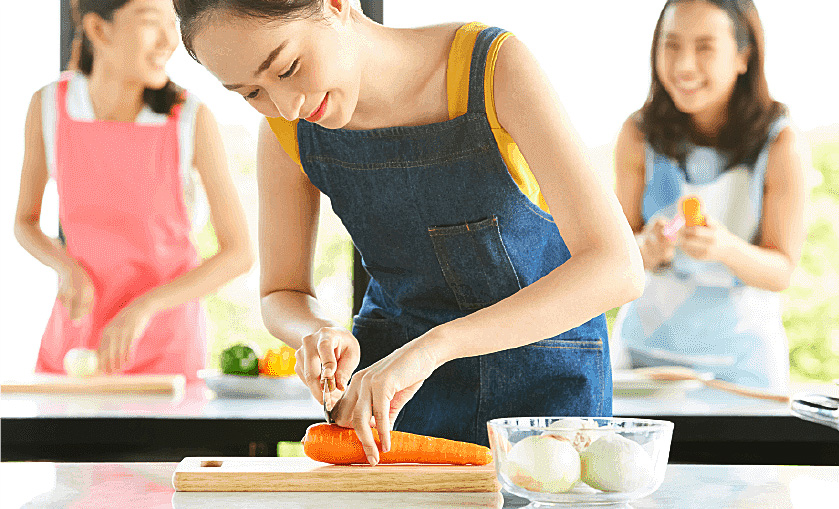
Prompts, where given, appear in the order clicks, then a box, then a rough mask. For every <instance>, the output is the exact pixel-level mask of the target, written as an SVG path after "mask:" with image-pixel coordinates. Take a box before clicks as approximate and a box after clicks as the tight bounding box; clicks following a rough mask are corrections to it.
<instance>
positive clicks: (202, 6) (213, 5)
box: [174, 0, 324, 61]
mask: <svg viewBox="0 0 839 509" xmlns="http://www.w3.org/2000/svg"><path fill="white" fill-rule="evenodd" d="M323 1H324V0H174V2H175V12H176V13H177V14H178V18H180V24H181V39H182V40H183V43H184V47H185V48H186V51H187V53H189V55H190V56H191V57H192V58H193V59H195V61H198V57H196V55H195V48H194V47H193V41H194V39H195V35H196V33H197V32H198V30H199V29H200V27H201V25H202V24H203V23H204V22H205V21H207V20H208V19H210V16H212V15H213V14H218V13H220V12H223V13H227V14H230V15H232V16H236V17H239V18H242V19H254V20H261V21H265V22H271V21H278V20H292V19H305V18H311V17H314V16H316V15H318V14H319V13H320V12H321V11H322V9H323Z"/></svg>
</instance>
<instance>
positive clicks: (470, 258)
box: [428, 216, 521, 311]
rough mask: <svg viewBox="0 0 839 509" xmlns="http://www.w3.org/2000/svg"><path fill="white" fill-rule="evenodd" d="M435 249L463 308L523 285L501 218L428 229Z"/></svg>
mask: <svg viewBox="0 0 839 509" xmlns="http://www.w3.org/2000/svg"><path fill="white" fill-rule="evenodd" d="M428 234H429V235H430V236H431V242H432V243H433V244H434V253H435V254H436V255H437V261H438V262H439V263H440V268H441V269H442V271H443V277H444V278H445V279H446V284H448V286H449V288H450V289H451V291H452V292H453V293H454V295H455V298H456V299H457V304H458V306H459V307H460V310H461V311H474V310H476V309H480V308H483V307H486V306H489V305H490V304H494V303H496V302H498V301H499V300H501V299H504V298H506V297H509V296H510V295H512V294H514V293H516V292H517V291H519V290H520V289H521V283H519V279H518V276H517V275H516V271H515V269H514V268H513V263H512V262H511V261H510V257H509V256H508V255H507V249H506V248H505V247H504V243H503V241H502V240H501V232H500V230H499V228H498V218H497V217H496V216H492V217H490V218H487V219H484V220H482V221H477V222H474V223H465V224H460V225H455V226H441V227H432V228H429V229H428Z"/></svg>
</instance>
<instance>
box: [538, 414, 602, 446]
mask: <svg viewBox="0 0 839 509" xmlns="http://www.w3.org/2000/svg"><path fill="white" fill-rule="evenodd" d="M597 428H599V426H598V425H597V423H596V422H594V421H591V420H588V419H583V418H581V417H561V418H559V419H557V420H555V421H554V422H552V423H551V424H550V425H549V426H548V429H549V430H550V431H543V432H542V435H543V436H544V435H549V436H553V437H562V438H564V439H566V440H568V441H569V442H571V445H573V446H574V449H576V450H577V452H583V450H585V448H586V447H588V446H589V445H590V444H591V443H592V442H593V441H595V440H597V439H598V438H599V437H601V436H604V435H607V434H611V433H612V432H611V431H605V430H604V431H597Z"/></svg>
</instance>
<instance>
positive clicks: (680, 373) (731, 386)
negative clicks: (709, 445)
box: [632, 366, 790, 403]
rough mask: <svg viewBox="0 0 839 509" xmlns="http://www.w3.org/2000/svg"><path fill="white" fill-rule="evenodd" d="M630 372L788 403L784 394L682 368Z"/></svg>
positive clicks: (662, 367) (654, 368)
mask: <svg viewBox="0 0 839 509" xmlns="http://www.w3.org/2000/svg"><path fill="white" fill-rule="evenodd" d="M632 372H633V373H636V374H638V375H639V376H643V377H646V378H649V379H650V380H666V381H677V380H699V381H700V382H702V383H704V384H705V386H706V387H710V388H712V389H718V390H721V391H727V392H731V393H734V394H739V395H741V396H747V397H749V398H759V399H768V400H772V401H778V402H780V403H789V401H790V398H789V396H788V395H785V394H776V393H773V392H769V391H765V390H762V389H756V388H753V387H745V386H742V385H738V384H735V383H731V382H726V381H725V380H717V379H715V378H707V377H705V376H702V375H701V374H699V373H697V372H696V371H694V370H693V369H691V368H686V367H684V366H656V367H652V368H638V369H633V370H632Z"/></svg>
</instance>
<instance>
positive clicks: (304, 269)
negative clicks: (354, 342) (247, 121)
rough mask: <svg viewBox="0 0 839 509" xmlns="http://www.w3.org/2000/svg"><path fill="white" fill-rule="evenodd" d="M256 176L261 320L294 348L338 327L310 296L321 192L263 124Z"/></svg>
mask: <svg viewBox="0 0 839 509" xmlns="http://www.w3.org/2000/svg"><path fill="white" fill-rule="evenodd" d="M257 177H258V179H259V261H260V275H259V276H260V278H259V286H260V296H261V297H262V319H263V321H264V322H265V326H266V327H267V329H268V331H269V332H270V333H271V334H272V335H274V336H275V337H277V338H279V339H280V340H281V341H283V342H284V343H286V344H287V345H289V346H291V347H293V348H295V349H297V348H300V346H301V344H302V340H303V338H304V337H305V336H308V335H310V334H313V333H315V332H316V331H318V330H319V329H321V328H322V327H339V325H338V324H337V322H335V321H333V320H332V319H330V318H329V317H328V316H327V314H326V313H325V312H324V311H323V309H322V308H321V307H320V305H319V304H318V301H317V298H316V297H315V289H314V274H313V272H314V271H313V265H314V255H315V242H316V237H317V226H318V216H319V212H320V191H318V189H317V188H316V187H315V186H313V185H312V183H311V182H309V179H308V178H307V177H306V175H305V174H304V173H303V172H302V171H301V170H300V167H299V166H298V165H297V164H296V163H295V162H294V161H292V159H291V158H290V157H289V156H288V154H286V153H285V151H284V150H283V149H282V147H281V146H280V143H279V142H278V141H277V139H276V137H275V136H274V133H273V132H272V131H271V127H270V126H269V125H268V122H267V121H265V120H263V121H262V125H261V126H260V128H259V148H258V152H257Z"/></svg>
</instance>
